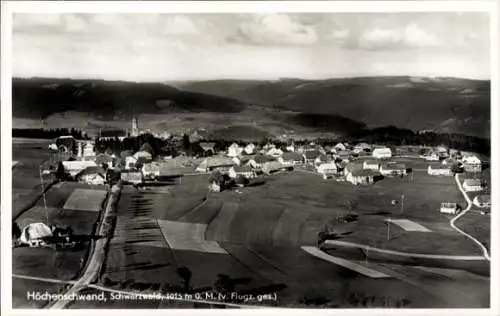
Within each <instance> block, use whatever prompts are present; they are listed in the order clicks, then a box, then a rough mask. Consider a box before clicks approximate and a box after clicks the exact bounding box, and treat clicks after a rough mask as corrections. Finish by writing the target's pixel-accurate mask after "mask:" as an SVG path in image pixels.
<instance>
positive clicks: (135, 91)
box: [12, 78, 244, 119]
mask: <svg viewBox="0 0 500 316" xmlns="http://www.w3.org/2000/svg"><path fill="white" fill-rule="evenodd" d="M12 97H13V107H12V112H13V116H14V117H17V118H35V119H40V118H46V117H48V116H50V115H52V114H55V113H63V112H68V111H76V112H84V113H89V114H92V115H95V116H96V117H102V118H111V119H112V118H116V117H118V118H127V119H129V118H130V117H131V116H133V115H137V114H142V113H151V114H155V113H171V112H220V113H237V112H240V111H242V110H243V109H244V105H243V103H242V102H241V101H238V100H235V99H231V98H226V97H221V96H215V95H209V94H204V93H199V92H186V91H182V90H179V89H177V88H174V87H170V86H167V85H164V84H161V83H133V82H122V81H103V80H70V79H45V78H36V79H13V82H12Z"/></svg>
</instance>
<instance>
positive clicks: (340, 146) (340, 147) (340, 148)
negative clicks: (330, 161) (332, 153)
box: [333, 143, 347, 151]
mask: <svg viewBox="0 0 500 316" xmlns="http://www.w3.org/2000/svg"><path fill="white" fill-rule="evenodd" d="M333 148H335V150H336V151H339V150H346V149H347V147H346V146H345V145H344V144H342V143H338V144H337V145H335V146H334V147H333Z"/></svg>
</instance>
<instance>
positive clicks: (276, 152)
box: [266, 148, 283, 158]
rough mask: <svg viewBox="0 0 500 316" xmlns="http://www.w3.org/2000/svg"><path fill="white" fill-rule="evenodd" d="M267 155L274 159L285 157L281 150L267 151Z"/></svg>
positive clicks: (272, 149)
mask: <svg viewBox="0 0 500 316" xmlns="http://www.w3.org/2000/svg"><path fill="white" fill-rule="evenodd" d="M266 155H268V156H271V157H274V158H278V157H280V156H281V155H283V150H281V149H279V148H271V149H269V150H268V151H267V153H266Z"/></svg>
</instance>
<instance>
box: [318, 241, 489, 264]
mask: <svg viewBox="0 0 500 316" xmlns="http://www.w3.org/2000/svg"><path fill="white" fill-rule="evenodd" d="M324 244H328V245H334V246H343V247H351V248H360V249H363V250H366V249H368V250H369V251H373V252H380V253H385V254H389V255H395V256H402V257H414V258H427V259H446V260H471V261H473V260H484V259H485V258H484V257H483V256H453V255H438V254H424V253H411V252H401V251H395V250H389V249H381V248H375V247H371V246H369V245H364V244H358V243H353V242H348V241H340V240H325V242H324Z"/></svg>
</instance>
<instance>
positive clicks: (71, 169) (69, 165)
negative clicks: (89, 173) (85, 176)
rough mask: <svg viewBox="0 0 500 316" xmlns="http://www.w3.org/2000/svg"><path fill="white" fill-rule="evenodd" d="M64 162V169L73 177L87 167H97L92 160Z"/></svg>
mask: <svg viewBox="0 0 500 316" xmlns="http://www.w3.org/2000/svg"><path fill="white" fill-rule="evenodd" d="M62 164H63V167H64V170H66V171H67V172H68V173H69V174H70V176H72V177H74V176H76V175H77V174H78V173H79V172H80V171H82V170H84V169H86V168H87V167H97V164H96V163H95V161H92V160H75V161H63V162H62Z"/></svg>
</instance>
